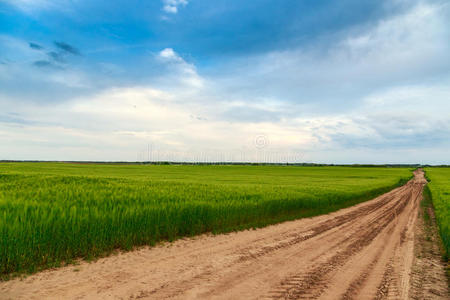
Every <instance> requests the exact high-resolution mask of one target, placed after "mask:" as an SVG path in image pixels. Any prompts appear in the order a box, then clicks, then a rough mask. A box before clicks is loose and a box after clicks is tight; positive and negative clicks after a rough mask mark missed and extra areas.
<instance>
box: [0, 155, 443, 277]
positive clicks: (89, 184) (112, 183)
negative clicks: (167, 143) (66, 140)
mask: <svg viewBox="0 0 450 300" xmlns="http://www.w3.org/2000/svg"><path fill="white" fill-rule="evenodd" d="M411 176H412V173H411V170H410V169H407V168H356V167H296V166H238V165H235V166H224V165H222V166H207V165H106V164H103V165H93V164H66V163H1V164H0V275H2V276H3V277H5V276H6V275H7V274H11V273H15V272H34V271H37V270H41V269H44V268H48V267H52V266H58V265H61V263H70V262H71V261H72V260H73V259H74V258H87V259H89V258H92V257H98V256H102V255H106V254H108V253H111V251H113V250H114V249H125V250H128V249H131V248H132V247H134V246H139V245H152V244H154V243H156V242H158V241H161V240H173V239H175V238H178V237H182V236H192V235H195V234H199V233H203V232H226V231H230V230H237V229H243V228H251V227H257V226H264V225H268V224H273V223H276V222H280V221H284V220H289V219H294V218H300V217H305V216H312V215H317V214H321V213H327V212H330V211H334V210H337V209H339V208H342V207H346V206H350V205H353V204H355V203H358V202H361V201H364V200H368V199H370V198H373V197H375V196H377V195H379V194H381V193H384V192H386V191H388V190H390V189H392V188H393V187H395V186H397V185H399V184H402V183H404V182H406V180H407V179H409V178H410V177H411ZM447 228H448V227H447Z"/></svg>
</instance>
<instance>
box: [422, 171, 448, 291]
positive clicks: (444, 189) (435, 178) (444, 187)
mask: <svg viewBox="0 0 450 300" xmlns="http://www.w3.org/2000/svg"><path fill="white" fill-rule="evenodd" d="M425 172H426V173H425V174H426V178H427V180H428V184H427V186H426V187H425V189H424V201H423V202H424V203H425V204H424V205H428V206H429V207H430V209H429V211H431V212H434V214H435V217H436V223H437V225H438V228H439V233H440V237H441V239H442V247H441V249H442V256H443V259H444V261H445V262H446V271H447V277H448V278H449V280H450V168H435V167H431V168H426V169H425ZM427 203H428V204H427ZM425 218H426V216H425ZM449 287H450V281H449Z"/></svg>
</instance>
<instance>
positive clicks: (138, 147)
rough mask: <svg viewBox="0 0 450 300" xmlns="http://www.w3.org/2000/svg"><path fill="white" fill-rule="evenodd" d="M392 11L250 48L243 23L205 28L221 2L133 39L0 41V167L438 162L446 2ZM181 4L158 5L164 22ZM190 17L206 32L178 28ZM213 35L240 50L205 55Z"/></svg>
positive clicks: (446, 94) (448, 136) (449, 41)
mask: <svg viewBox="0 0 450 300" xmlns="http://www.w3.org/2000/svg"><path fill="white" fill-rule="evenodd" d="M184 2H185V3H184ZM400 2H402V3H404V2H408V5H399V8H397V9H395V10H394V9H391V10H390V11H389V13H385V14H381V13H380V15H379V16H377V17H376V18H375V17H373V19H371V21H370V22H369V23H361V22H360V23H352V24H350V25H348V26H347V27H343V28H340V29H339V30H334V27H333V28H329V27H327V28H325V29H324V31H323V32H321V33H317V37H316V36H315V37H314V38H308V42H307V43H304V42H302V41H303V40H302V39H303V36H302V35H301V34H298V35H297V36H295V37H291V36H289V40H288V41H286V44H282V45H280V46H279V47H277V48H270V49H267V48H260V49H258V51H256V50H255V51H253V50H252V51H250V50H249V49H250V48H251V47H253V46H254V45H255V44H256V43H255V42H254V40H253V39H254V35H253V34H251V32H250V33H249V32H246V31H245V30H246V28H247V23H245V26H243V25H242V24H240V23H239V22H235V23H233V22H231V23H230V22H229V21H230V20H229V19H227V20H223V23H226V24H230V26H227V27H224V26H222V27H220V28H219V29H217V28H216V31H214V35H210V33H209V31H208V30H209V27H208V25H209V23H208V22H209V21H208V20H210V19H217V18H218V19H220V18H222V16H223V15H226V14H227V13H230V12H229V10H227V9H228V6H227V5H219V4H220V3H222V4H223V3H225V2H220V1H219V2H217V3H216V4H210V5H209V6H207V9H205V10H202V11H194V12H193V14H192V15H195V16H196V19H195V22H193V21H192V19H190V17H189V16H186V18H187V19H183V18H184V17H185V16H183V15H185V14H180V15H178V16H177V17H176V18H174V20H173V22H161V24H158V26H156V25H154V24H153V25H154V26H153V27H152V31H151V32H147V31H144V32H143V33H142V35H138V33H136V32H138V31H139V30H140V29H141V28H140V27H138V26H137V25H136V24H135V23H133V22H135V19H133V22H131V23H132V24H131V25H129V26H130V27H129V28H127V30H124V31H123V32H121V30H122V28H123V27H126V25H124V24H122V23H121V22H122V20H121V19H120V22H119V23H118V24H119V25H117V27H115V28H109V29H108V30H109V31H107V33H108V34H109V33H111V35H108V39H106V38H105V40H102V41H101V43H100V44H101V46H102V47H101V48H96V39H99V37H98V36H95V39H94V38H92V39H86V41H84V42H81V43H80V42H79V41H80V38H79V35H76V36H74V37H73V38H69V37H66V36H65V35H60V37H59V38H58V37H55V36H56V35H55V36H51V37H48V38H47V39H42V40H41V39H35V38H33V42H29V40H30V39H29V37H22V38H20V37H13V36H12V35H11V34H9V35H8V34H3V35H0V51H1V52H0V54H1V57H2V61H4V64H0V79H1V80H0V107H1V111H2V112H1V114H0V140H1V143H0V158H5V159H66V160H136V159H143V158H144V156H145V158H148V156H146V155H144V156H143V155H142V149H147V145H148V144H151V145H152V147H153V149H157V150H158V151H159V152H158V153H159V155H160V158H161V159H169V158H170V159H177V160H183V159H193V156H195V155H197V154H198V155H199V156H201V154H202V153H203V155H206V156H207V157H209V158H210V159H213V158H214V159H217V160H220V159H224V155H225V156H226V159H227V160H234V161H239V160H243V159H245V160H248V161H257V160H261V157H266V158H267V157H271V158H270V159H273V160H274V161H285V158H286V155H288V154H289V155H294V156H295V157H296V159H299V161H306V162H327V163H418V162H424V163H450V161H448V155H447V153H448V151H449V149H450V142H449V141H450V121H449V118H448V112H449V111H450V106H449V105H450V104H449V102H448V99H449V98H450V89H449V86H450V72H449V70H450V59H449V53H450V21H449V20H450V6H449V5H448V4H446V3H445V2H440V1H434V0H433V1H395V3H400ZM227 3H228V2H227ZM358 3H359V2H358ZM392 3H394V2H392V1H390V2H389V3H384V4H385V6H383V7H388V8H389V7H390V5H392ZM160 4H161V3H160V2H158V3H157V4H156V8H155V10H156V14H160V13H161V11H160V10H159V8H160ZM186 4H187V1H165V2H164V5H168V6H171V7H175V9H173V8H170V9H169V11H167V13H176V12H177V11H178V8H179V7H180V6H185V5H186ZM192 4H193V3H192ZM205 5H206V4H205ZM327 5H332V4H327ZM333 5H334V4H333ZM380 5H381V4H380ZM198 7H202V5H200V4H199V6H197V4H196V5H195V6H194V5H190V6H189V9H195V8H197V9H198ZM333 8H334V7H333ZM335 9H337V8H335ZM380 10H381V11H382V9H381V8H380ZM234 11H239V8H238V5H236V7H233V13H234ZM317 11H321V7H317ZM297 13H299V12H297V11H296V12H295V14H294V15H296V14H297ZM245 14H248V11H245ZM299 14H300V13H299ZM262 15H264V14H262ZM268 15H270V16H272V14H271V13H270V14H268ZM273 15H274V16H275V15H276V13H275V12H274V14H273ZM158 16H159V15H155V19H158ZM197 16H200V17H199V18H197ZM145 17H147V16H145ZM244 17H245V16H243V15H242V18H244ZM78 18H80V20H81V19H82V17H80V16H78ZM208 18H210V19H208ZM258 18H261V14H259V15H258V16H255V19H253V21H254V22H253V23H251V22H250V23H251V24H254V26H255V30H256V31H263V32H264V34H265V35H266V36H267V39H269V38H271V37H273V38H274V39H275V38H279V39H282V37H279V36H277V34H275V33H278V31H276V30H279V26H278V25H277V24H279V23H277V22H281V20H277V21H276V22H275V21H274V24H273V28H270V30H269V29H267V28H266V27H264V26H261V24H262V21H261V20H262V19H258ZM283 18H286V19H289V18H292V16H289V14H283ZM302 18H307V16H305V15H302ZM144 19H145V18H144ZM232 19H233V20H235V19H236V18H235V15H233V18H232ZM369 19H370V18H369ZM158 20H159V21H158V22H160V19H158ZM205 20H206V21H205ZM240 20H241V19H240ZM298 20H299V18H296V20H295V21H296V22H298ZM264 21H267V20H266V19H264ZM283 21H285V20H284V19H283ZM77 22H81V21H79V20H77ZM155 22H156V21H155ZM178 22H179V23H178ZM196 22H199V23H201V22H205V23H201V25H203V28H204V30H199V29H198V27H195V30H193V32H194V33H192V32H189V31H181V32H180V30H181V29H183V27H189V26H191V24H192V23H196ZM222 25H223V24H222ZM240 25H242V26H243V27H245V28H240V27H239V26H240ZM294 25H297V23H295V22H293V23H291V26H294ZM265 26H266V25H265ZM336 26H338V25H336ZM286 27H289V26H286ZM180 28H181V29H180ZM283 28H284V27H283ZM310 29H311V28H310ZM158 30H160V31H158ZM311 30H312V29H311ZM228 31H229V32H228ZM112 33H114V35H113V34H112ZM289 33H291V32H289ZM77 34H78V33H77ZM82 34H85V35H89V33H87V32H84V31H82ZM190 34H191V35H192V34H195V37H194V38H191V36H190ZM304 34H306V33H304ZM315 34H316V33H315ZM35 36H39V35H35ZM103 36H107V35H106V34H102V36H101V37H100V39H101V38H104V37H103ZM110 36H114V37H113V38H111V37H110ZM148 36H152V38H153V39H150V38H149V40H147V38H148ZM185 36H187V37H186V39H188V40H195V41H203V43H201V45H191V44H193V43H191V44H189V43H188V44H183V43H179V41H180V40H182V39H183V38H185ZM217 36H220V37H221V38H224V39H225V38H226V41H227V42H228V43H229V45H230V47H235V48H236V47H240V48H241V49H240V51H241V52H239V51H234V52H233V51H227V49H224V50H223V51H221V49H216V48H217V43H216V41H217V38H218V37H217ZM144 37H145V38H144ZM295 38H297V39H299V40H300V42H297V43H294V41H295ZM54 39H57V41H58V42H53V41H54ZM61 39H62V40H64V42H63V41H61ZM128 39H130V40H128ZM241 39H242V40H241ZM285 39H288V38H285ZM81 40H82V39H81ZM66 41H78V42H77V45H76V46H73V45H71V42H69V43H67V42H66ZM241 41H244V42H243V43H241ZM238 42H239V43H238ZM109 43H110V44H109ZM288 43H289V46H286V45H287V44H288ZM105 45H106V46H105ZM236 45H237V46H236ZM198 48H202V49H201V51H197V49H198ZM219 48H220V47H219ZM78 49H80V50H78ZM87 49H89V51H88V50H87ZM92 49H93V50H92ZM18 78H20V80H17V79H18ZM37 91H39V92H37ZM259 137H264V141H265V143H264V147H263V148H259V147H256V146H255V139H259ZM266 141H267V142H266ZM154 151H155V154H154V155H156V150H154ZM140 153H141V154H140ZM164 153H165V154H164ZM205 153H206V154H205ZM163 154H164V155H165V156H164V155H163ZM275 154H276V155H275ZM270 155H272V156H270ZM277 155H278V156H277ZM283 155H284V156H283ZM294 156H290V157H291V158H292V157H294ZM276 157H277V159H278V160H277V159H275V158H276ZM283 157H284V158H283Z"/></svg>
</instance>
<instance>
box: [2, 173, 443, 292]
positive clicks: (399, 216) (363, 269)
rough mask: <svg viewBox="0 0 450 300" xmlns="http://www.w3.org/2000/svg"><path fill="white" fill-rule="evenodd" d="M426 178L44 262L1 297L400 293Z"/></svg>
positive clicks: (410, 285) (407, 288) (408, 281)
mask: <svg viewBox="0 0 450 300" xmlns="http://www.w3.org/2000/svg"><path fill="white" fill-rule="evenodd" d="M425 184H426V181H425V179H424V177H423V173H422V172H421V171H416V172H415V178H414V179H412V180H411V181H410V182H409V183H408V184H406V185H405V186H402V187H399V188H397V189H395V190H393V191H391V192H389V193H387V194H384V195H382V196H380V197H378V198H376V199H374V200H371V201H368V202H365V203H362V204H360V205H357V206H354V207H351V208H347V209H343V210H340V211H338V212H335V213H331V214H328V215H324V216H318V217H314V218H309V219H302V220H298V221H292V222H286V223H282V224H278V225H274V226H269V227H266V228H263V229H258V230H250V231H243V232H238V233H231V234H226V235H218V236H210V235H208V236H206V235H204V236H200V237H197V238H195V239H184V240H179V241H176V242H175V243H172V244H166V245H161V246H158V247H154V248H144V249H141V250H138V251H134V252H129V253H123V254H119V255H115V256H111V257H108V258H104V259H100V260H98V261H97V262H95V263H90V264H89V263H81V265H79V266H70V267H65V268H61V269H57V270H50V271H45V272H42V273H39V274H36V275H33V276H30V277H28V278H26V279H24V280H22V281H21V280H19V279H16V280H12V281H9V282H4V283H0V298H5V299H10V298H11V299H49V298H51V299H52V298H55V299H138V298H142V299H164V298H174V299H273V298H276V299H278V298H281V299H311V298H313V299H315V298H320V299H407V298H409V297H411V295H412V294H413V293H412V291H413V290H414V289H415V288H417V287H418V284H415V282H416V281H420V280H421V279H420V274H419V275H417V272H416V278H414V279H412V277H413V276H411V275H410V274H411V269H412V267H413V264H414V261H415V254H414V241H415V238H414V237H415V232H414V231H415V228H416V223H417V222H416V221H417V214H418V211H419V201H420V200H421V197H422V196H421V193H422V189H423V186H424V185H425ZM438 270H439V268H438ZM438 273H439V271H438ZM439 276H440V275H439V274H438V277H439ZM444 279H445V277H444ZM441 285H442V284H441ZM443 286H444V287H443V289H445V286H446V283H444V285H443ZM421 295H422V296H423V293H422V294H421ZM434 296H435V298H442V299H446V295H445V294H444V293H443V292H442V291H440V290H439V289H437V293H435V294H434Z"/></svg>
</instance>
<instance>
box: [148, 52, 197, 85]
mask: <svg viewBox="0 0 450 300" xmlns="http://www.w3.org/2000/svg"><path fill="white" fill-rule="evenodd" d="M157 58H158V59H159V61H160V62H162V63H163V64H166V65H167V66H168V67H169V69H170V71H171V74H169V75H168V76H167V77H166V79H169V80H170V81H171V82H172V83H174V82H177V83H182V84H184V85H187V86H189V87H191V88H202V87H203V86H204V84H205V80H204V79H203V78H202V77H201V76H200V75H199V74H198V72H197V68H196V67H195V65H194V64H192V63H188V62H186V61H185V60H184V59H183V58H182V57H181V56H180V55H179V54H178V53H176V52H175V51H174V50H173V49H172V48H165V49H163V50H161V51H160V52H159V53H158V55H157Z"/></svg>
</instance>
